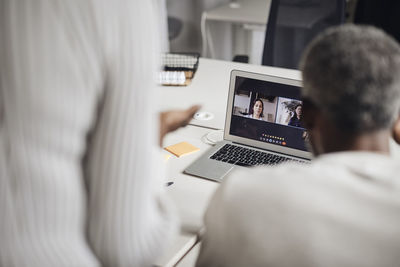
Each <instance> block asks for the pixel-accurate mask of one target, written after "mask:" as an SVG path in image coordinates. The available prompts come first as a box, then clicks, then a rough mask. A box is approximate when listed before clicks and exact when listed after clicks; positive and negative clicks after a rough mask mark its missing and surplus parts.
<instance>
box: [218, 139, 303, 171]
mask: <svg viewBox="0 0 400 267" xmlns="http://www.w3.org/2000/svg"><path fill="white" fill-rule="evenodd" d="M210 158H211V159H215V160H219V161H223V162H227V163H231V164H235V165H239V166H245V167H247V166H256V165H265V164H268V165H276V164H279V163H282V162H285V161H294V162H302V163H303V161H300V160H296V159H292V158H287V157H284V156H279V155H275V154H271V153H268V152H262V151H258V150H253V149H249V148H245V147H242V146H236V145H231V144H226V145H224V146H223V147H221V148H220V149H219V150H218V151H217V152H215V153H214V154H213V155H212V156H211V157H210Z"/></svg>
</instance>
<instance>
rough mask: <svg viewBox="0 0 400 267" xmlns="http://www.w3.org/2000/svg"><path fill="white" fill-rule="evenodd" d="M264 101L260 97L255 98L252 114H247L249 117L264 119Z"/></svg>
mask: <svg viewBox="0 0 400 267" xmlns="http://www.w3.org/2000/svg"><path fill="white" fill-rule="evenodd" d="M263 113H264V103H263V102H262V100H261V99H260V98H257V99H256V100H254V103H253V106H252V108H251V111H250V114H248V115H246V117H247V118H252V119H256V120H264V119H263V117H264V114H263Z"/></svg>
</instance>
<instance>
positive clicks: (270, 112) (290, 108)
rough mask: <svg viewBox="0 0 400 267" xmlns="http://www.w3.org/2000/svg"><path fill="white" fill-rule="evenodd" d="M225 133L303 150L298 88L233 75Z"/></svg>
mask: <svg viewBox="0 0 400 267" xmlns="http://www.w3.org/2000/svg"><path fill="white" fill-rule="evenodd" d="M235 79H236V80H235V88H234V95H233V102H232V104H233V107H232V115H231V122H230V128H229V134H230V135H233V136H238V137H243V138H247V139H252V140H257V141H261V142H264V143H268V144H272V145H278V146H282V147H285V148H292V149H298V150H302V151H307V149H306V146H305V139H306V138H307V131H306V129H304V128H303V126H302V102H301V100H300V99H301V98H300V88H299V87H297V86H293V85H287V84H281V83H274V82H270V81H263V80H257V79H252V78H248V77H241V76H236V78H235Z"/></svg>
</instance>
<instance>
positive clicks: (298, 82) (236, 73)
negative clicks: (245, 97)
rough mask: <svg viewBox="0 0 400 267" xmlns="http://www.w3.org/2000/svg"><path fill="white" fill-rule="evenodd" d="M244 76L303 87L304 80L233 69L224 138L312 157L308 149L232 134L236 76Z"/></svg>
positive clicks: (294, 154) (275, 150) (290, 154)
mask: <svg viewBox="0 0 400 267" xmlns="http://www.w3.org/2000/svg"><path fill="white" fill-rule="evenodd" d="M238 76H239V77H243V78H250V79H255V80H260V81H267V82H273V83H279V84H285V85H291V86H296V87H300V88H301V87H302V82H301V80H294V79H289V78H283V77H277V76H271V75H267V74H260V73H253V72H246V71H240V70H232V71H231V79H230V82H229V94H228V105H227V109H226V117H225V128H224V139H225V140H228V141H232V142H236V143H239V144H243V145H248V146H253V147H257V148H262V149H266V150H270V151H274V152H278V153H283V154H286V155H289V156H295V157H300V158H304V159H311V158H312V154H311V153H310V152H308V151H303V150H299V149H294V148H288V147H282V146H279V145H274V144H270V143H264V142H261V141H257V140H253V139H248V138H245V137H240V136H236V135H231V134H230V133H229V132H230V127H231V119H232V112H233V98H234V95H235V83H236V77H238Z"/></svg>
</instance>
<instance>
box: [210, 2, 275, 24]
mask: <svg viewBox="0 0 400 267" xmlns="http://www.w3.org/2000/svg"><path fill="white" fill-rule="evenodd" d="M270 3H271V1H270V0H251V1H250V0H247V1H245V0H241V1H237V2H235V3H228V4H225V5H221V6H219V7H216V8H214V9H211V10H208V11H207V20H215V21H225V22H231V23H241V24H259V25H266V24H267V20H268V14H269V7H270Z"/></svg>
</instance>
